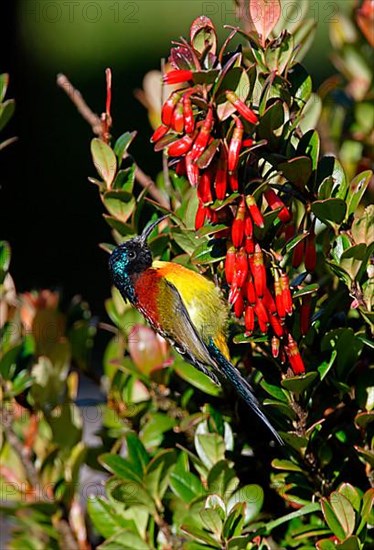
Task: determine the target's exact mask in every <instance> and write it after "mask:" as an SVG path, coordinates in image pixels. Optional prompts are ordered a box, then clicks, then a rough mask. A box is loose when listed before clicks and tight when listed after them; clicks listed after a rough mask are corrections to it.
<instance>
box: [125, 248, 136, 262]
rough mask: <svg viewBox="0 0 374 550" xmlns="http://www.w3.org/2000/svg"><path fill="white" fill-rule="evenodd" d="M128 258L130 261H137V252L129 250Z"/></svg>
mask: <svg viewBox="0 0 374 550" xmlns="http://www.w3.org/2000/svg"><path fill="white" fill-rule="evenodd" d="M127 256H128V258H129V259H130V260H135V258H136V252H135V250H129V251H128V253H127Z"/></svg>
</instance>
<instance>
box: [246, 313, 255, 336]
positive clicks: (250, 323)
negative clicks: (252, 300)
mask: <svg viewBox="0 0 374 550" xmlns="http://www.w3.org/2000/svg"><path fill="white" fill-rule="evenodd" d="M244 324H245V329H246V334H247V335H248V336H250V335H251V334H252V332H253V329H254V328H255V312H254V309H253V306H247V307H246V308H245V313H244Z"/></svg>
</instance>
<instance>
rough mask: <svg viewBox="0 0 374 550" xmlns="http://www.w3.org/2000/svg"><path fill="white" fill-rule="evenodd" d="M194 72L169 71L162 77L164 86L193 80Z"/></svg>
mask: <svg viewBox="0 0 374 550" xmlns="http://www.w3.org/2000/svg"><path fill="white" fill-rule="evenodd" d="M192 77H193V72H192V71H188V70H179V69H177V70H175V71H169V72H168V73H165V74H164V75H163V76H162V81H163V83H164V84H181V83H182V82H187V81H188V80H192Z"/></svg>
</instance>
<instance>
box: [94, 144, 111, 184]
mask: <svg viewBox="0 0 374 550" xmlns="http://www.w3.org/2000/svg"><path fill="white" fill-rule="evenodd" d="M91 154H92V160H93V163H94V165H95V168H96V170H97V172H98V174H100V176H101V177H102V178H103V180H104V181H105V183H106V185H107V187H108V188H110V187H111V184H112V182H113V179H114V176H115V174H116V170H117V160H116V156H115V154H114V152H113V150H112V149H111V148H110V147H109V145H107V144H106V143H105V142H104V141H102V140H101V139H98V138H94V139H93V140H92V141H91Z"/></svg>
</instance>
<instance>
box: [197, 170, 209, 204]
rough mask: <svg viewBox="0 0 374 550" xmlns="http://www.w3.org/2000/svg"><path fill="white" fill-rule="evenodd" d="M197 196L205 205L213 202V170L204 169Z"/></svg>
mask: <svg viewBox="0 0 374 550" xmlns="http://www.w3.org/2000/svg"><path fill="white" fill-rule="evenodd" d="M197 196H198V197H199V199H200V200H201V201H202V202H203V203H204V205H206V204H209V203H211V202H213V196H212V172H211V171H210V170H209V169H208V170H204V172H202V174H201V176H200V180H199V183H198V184H197Z"/></svg>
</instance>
